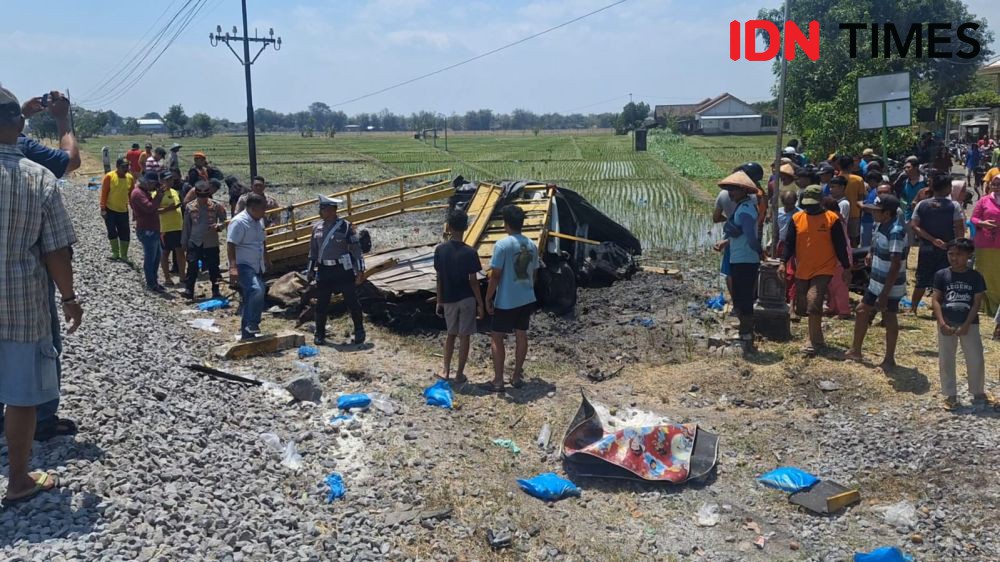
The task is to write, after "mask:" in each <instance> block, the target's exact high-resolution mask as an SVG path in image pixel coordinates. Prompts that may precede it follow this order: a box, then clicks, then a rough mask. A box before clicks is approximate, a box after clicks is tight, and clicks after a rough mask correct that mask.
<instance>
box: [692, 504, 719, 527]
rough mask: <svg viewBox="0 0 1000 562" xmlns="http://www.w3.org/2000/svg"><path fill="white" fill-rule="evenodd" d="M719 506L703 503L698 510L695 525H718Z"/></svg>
mask: <svg viewBox="0 0 1000 562" xmlns="http://www.w3.org/2000/svg"><path fill="white" fill-rule="evenodd" d="M719 517H720V514H719V504H717V503H703V504H701V507H700V508H698V517H697V523H698V526H699V527H714V526H716V525H718V524H719Z"/></svg>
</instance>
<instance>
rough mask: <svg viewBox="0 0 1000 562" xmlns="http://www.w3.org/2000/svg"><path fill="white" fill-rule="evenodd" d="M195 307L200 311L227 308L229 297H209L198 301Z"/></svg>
mask: <svg viewBox="0 0 1000 562" xmlns="http://www.w3.org/2000/svg"><path fill="white" fill-rule="evenodd" d="M196 308H197V309H198V310H200V311H202V312H210V311H212V310H219V309H220V308H229V299H225V298H223V299H209V300H207V301H202V302H200V303H198V304H197V305H196Z"/></svg>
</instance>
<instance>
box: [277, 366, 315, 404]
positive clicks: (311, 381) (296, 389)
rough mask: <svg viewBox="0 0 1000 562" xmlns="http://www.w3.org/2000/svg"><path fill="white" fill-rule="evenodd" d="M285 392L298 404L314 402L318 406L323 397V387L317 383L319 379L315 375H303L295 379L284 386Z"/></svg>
mask: <svg viewBox="0 0 1000 562" xmlns="http://www.w3.org/2000/svg"><path fill="white" fill-rule="evenodd" d="M285 390H287V391H288V393H289V394H291V395H292V398H294V399H296V400H298V401H300V402H315V403H317V404H319V401H320V399H321V398H322V397H323V386H322V385H321V384H320V382H319V377H318V376H317V375H316V374H315V373H310V374H303V375H300V376H298V377H295V378H294V379H292V380H291V381H289V383H288V384H286V385H285Z"/></svg>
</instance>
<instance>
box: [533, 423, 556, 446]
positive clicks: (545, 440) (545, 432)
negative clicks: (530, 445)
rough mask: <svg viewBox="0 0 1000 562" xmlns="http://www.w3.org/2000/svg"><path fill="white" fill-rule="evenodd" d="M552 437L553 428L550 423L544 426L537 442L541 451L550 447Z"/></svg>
mask: <svg viewBox="0 0 1000 562" xmlns="http://www.w3.org/2000/svg"><path fill="white" fill-rule="evenodd" d="M551 437H552V428H551V427H550V426H549V424H548V423H546V424H545V425H543V426H542V429H541V431H539V432H538V439H536V440H535V444H536V445H538V447H539V448H540V449H545V448H546V447H548V446H549V439H550V438H551Z"/></svg>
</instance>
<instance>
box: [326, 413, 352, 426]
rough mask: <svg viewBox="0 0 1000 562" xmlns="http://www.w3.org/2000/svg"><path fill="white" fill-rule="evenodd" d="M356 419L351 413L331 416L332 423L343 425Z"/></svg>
mask: <svg viewBox="0 0 1000 562" xmlns="http://www.w3.org/2000/svg"><path fill="white" fill-rule="evenodd" d="M353 420H354V416H352V415H350V414H337V415H336V416H333V417H332V418H330V425H342V424H346V423H351V421H353Z"/></svg>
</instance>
